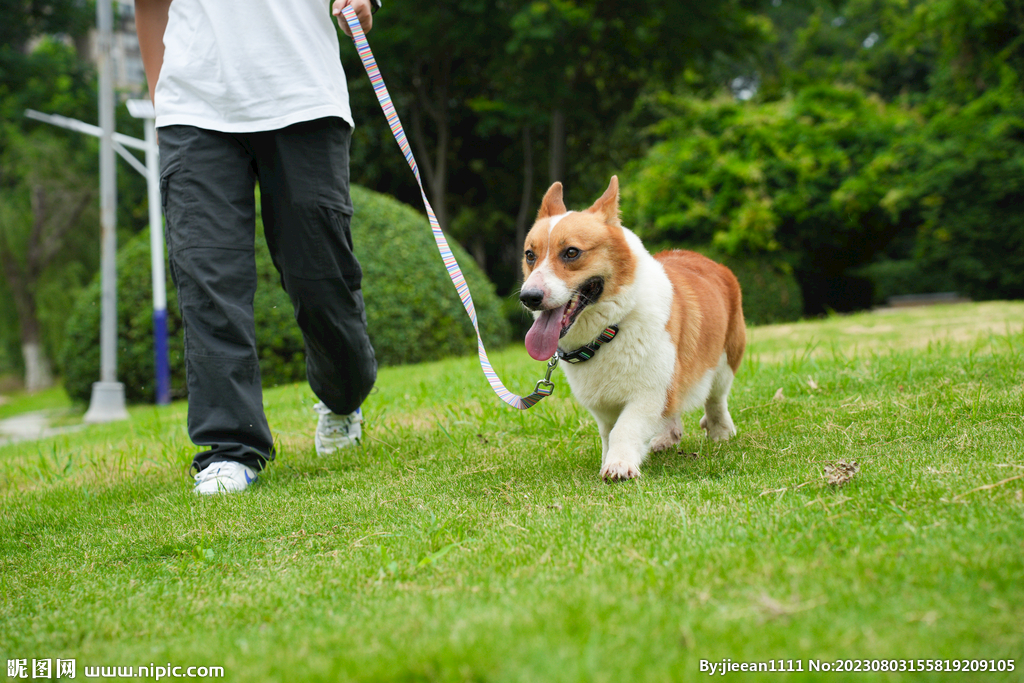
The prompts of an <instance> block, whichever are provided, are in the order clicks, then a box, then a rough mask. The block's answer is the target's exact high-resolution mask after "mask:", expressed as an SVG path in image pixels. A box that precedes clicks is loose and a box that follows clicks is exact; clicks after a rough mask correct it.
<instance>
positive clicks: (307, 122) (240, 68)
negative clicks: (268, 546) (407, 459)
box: [135, 0, 380, 494]
mask: <svg viewBox="0 0 1024 683" xmlns="http://www.w3.org/2000/svg"><path fill="white" fill-rule="evenodd" d="M346 6H351V7H352V8H353V10H354V11H355V12H356V15H357V17H358V18H359V21H360V24H361V25H362V27H363V29H364V30H365V31H369V30H370V28H371V27H372V25H373V16H372V15H373V12H375V11H376V10H377V9H378V8H379V7H380V2H379V0H335V2H334V4H333V6H332V7H331V9H330V11H329V10H328V7H327V6H326V5H325V3H323V2H322V1H321V0H291V1H289V2H280V1H279V0H246V2H240V1H239V0H136V2H135V8H136V10H135V11H136V29H137V32H138V36H139V46H140V49H141V52H142V58H143V64H144V66H145V70H146V79H147V81H148V82H149V91H150V93H151V96H152V97H153V100H154V106H155V108H156V125H157V129H158V136H159V144H160V187H161V193H162V198H163V209H164V214H165V217H166V221H167V251H168V257H169V263H170V271H171V277H172V279H173V280H174V284H175V287H176V289H177V292H178V305H179V308H180V310H181V316H182V321H183V327H184V337H185V371H186V384H187V388H188V432H189V437H190V438H191V439H192V441H193V443H195V444H196V445H197V446H199V447H200V448H202V449H203V450H201V451H200V452H199V453H198V454H197V455H196V456H195V459H194V461H193V463H192V467H193V469H194V470H195V471H196V472H197V473H196V474H195V491H196V493H199V494H211V493H232V492H237V491H242V490H245V489H246V488H247V487H248V486H250V485H251V484H252V482H253V481H255V480H256V478H257V475H258V472H259V471H260V470H261V469H263V468H264V467H265V466H266V465H267V463H268V462H269V461H271V460H273V459H274V455H275V450H274V442H273V437H272V435H271V431H270V427H269V424H268V422H267V418H266V415H265V413H264V410H263V390H262V386H261V383H260V370H259V361H258V358H257V354H256V331H255V324H254V320H253V297H254V295H255V291H256V265H255V241H254V240H255V220H256V213H255V209H256V206H255V186H256V184H257V183H258V184H259V187H260V199H261V208H262V216H263V225H264V236H265V239H266V241H267V245H268V247H269V249H270V254H271V257H272V259H273V262H274V265H275V266H276V268H277V270H278V272H279V273H280V275H281V284H282V286H283V287H284V289H285V291H286V292H287V293H288V296H289V298H290V299H291V301H292V304H293V306H294V308H295V319H296V322H297V323H298V325H299V328H300V329H301V331H302V335H303V339H304V341H305V350H306V375H307V378H308V380H309V384H310V387H311V388H312V390H313V393H314V394H316V396H317V397H318V398H319V401H320V402H319V403H317V404H316V406H315V410H316V413H317V416H318V421H317V426H316V432H315V444H316V450H317V453H319V454H321V455H325V454H329V453H333V452H335V451H337V450H338V449H339V448H343V447H346V446H350V445H354V444H356V443H357V442H358V440H359V439H360V437H361V423H362V412H361V410H360V406H361V405H362V403H363V401H364V400H365V398H366V397H367V395H368V394H369V392H370V390H371V389H372V387H373V384H374V381H375V380H376V375H377V363H376V360H375V358H374V353H373V348H372V346H371V344H370V339H369V337H368V336H367V331H366V312H365V309H364V305H363V295H362V290H361V279H362V271H361V269H360V267H359V262H358V260H357V259H356V257H355V254H354V253H353V244H352V236H351V232H350V230H349V222H350V219H351V216H352V203H351V200H350V198H349V154H348V152H349V142H350V139H351V133H352V126H353V122H352V114H351V111H350V108H349V100H348V88H347V84H346V81H345V74H344V71H343V69H342V66H341V62H340V58H339V52H340V50H339V43H338V37H337V32H336V30H335V28H334V24H333V21H332V19H331V13H333V14H334V15H340V13H341V10H342V8H343V7H346ZM340 23H341V25H342V28H343V29H344V30H345V32H346V33H348V32H349V29H348V26H347V24H346V23H345V22H344V20H342V21H341V22H340Z"/></svg>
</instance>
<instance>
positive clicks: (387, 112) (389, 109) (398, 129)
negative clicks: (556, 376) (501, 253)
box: [342, 6, 558, 410]
mask: <svg viewBox="0 0 1024 683" xmlns="http://www.w3.org/2000/svg"><path fill="white" fill-rule="evenodd" d="M342 14H343V15H344V17H345V21H347V22H348V26H349V28H350V29H351V30H352V40H353V41H355V44H356V51H357V52H358V53H359V59H361V60H362V62H363V67H364V68H365V69H366V75H367V76H369V77H370V84H371V85H373V92H374V93H375V94H376V95H377V101H378V102H380V106H381V109H383V110H384V116H385V117H386V118H387V120H388V125H389V126H391V133H392V134H393V135H394V136H395V141H396V142H398V146H399V147H400V148H401V150H402V154H403V155H404V156H405V160H406V162H408V164H409V168H411V169H412V173H413V175H414V176H416V183H417V184H418V185H419V187H420V196H421V197H422V198H423V206H424V207H425V208H426V210H427V218H428V219H429V221H430V230H431V232H433V234H434V242H435V243H436V244H437V250H438V251H439V252H440V253H441V260H442V261H444V266H445V268H446V269H447V270H448V277H450V278H451V280H452V284H453V285H455V289H456V291H458V293H459V298H460V299H461V300H462V305H463V307H464V308H465V309H466V314H467V315H469V319H470V321H472V323H473V329H475V330H476V341H477V353H478V355H479V356H480V368H481V369H482V370H483V371H484V377H486V378H487V382H488V383H489V384H490V385H491V389H493V390H494V393H496V394H497V395H498V398H500V399H501V400H502V401H504V402H505V403H507V404H508V405H510V406H512V407H513V408H518V409H519V410H526V409H528V408H532V407H533V406H534V405H536V404H537V403H538V402H539V401H540V400H541V399H542V398H545V397H547V396H550V395H551V393H552V392H553V391H554V390H555V385H554V384H553V383H552V382H551V372H552V371H553V370H554V368H555V365H556V364H557V363H558V361H557V358H552V359H551V362H549V364H548V369H547V374H546V375H545V377H544V379H542V380H540V381H539V382H537V386H536V387H535V388H534V390H533V393H531V394H530V395H529V396H517V395H516V394H513V393H512V392H511V391H509V390H508V389H506V388H505V385H504V384H502V383H501V379H499V378H498V375H497V373H496V372H494V368H493V367H491V361H490V359H488V358H487V350H486V349H485V348H484V340H483V338H481V336H480V325H479V324H478V322H477V316H476V307H475V306H474V305H473V296H472V295H471V294H470V293H469V285H468V284H466V278H465V277H464V276H463V275H462V269H461V268H459V264H458V262H457V261H456V260H455V255H454V254H452V250H451V247H450V246H448V240H447V239H445V236H444V233H443V232H442V231H441V225H440V223H438V222H437V216H435V215H434V209H433V207H431V206H430V201H429V200H428V199H427V193H426V191H425V190H424V189H423V180H422V179H421V178H420V169H419V167H418V166H417V165H416V159H415V158H413V155H412V148H411V147H410V145H409V140H408V139H407V138H406V136H405V129H403V128H402V122H401V121H400V120H399V119H398V113H397V112H396V111H395V106H394V104H392V102H391V95H390V94H389V93H388V89H387V86H386V85H384V79H383V77H381V75H380V69H378V68H377V60H375V59H374V58H373V52H371V51H370V44H369V42H367V40H366V34H365V33H363V27H362V26H361V25H360V24H359V19H358V18H356V13H355V10H353V9H352V7H350V6H349V7H345V8H344V9H342Z"/></svg>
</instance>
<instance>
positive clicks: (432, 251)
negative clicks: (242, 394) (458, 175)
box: [62, 187, 509, 402]
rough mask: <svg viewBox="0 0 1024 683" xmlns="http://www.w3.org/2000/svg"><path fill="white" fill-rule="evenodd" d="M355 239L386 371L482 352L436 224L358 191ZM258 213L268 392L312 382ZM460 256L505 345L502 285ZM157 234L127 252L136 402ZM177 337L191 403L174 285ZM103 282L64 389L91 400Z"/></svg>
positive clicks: (89, 296) (150, 383)
mask: <svg viewBox="0 0 1024 683" xmlns="http://www.w3.org/2000/svg"><path fill="white" fill-rule="evenodd" d="M352 203H353V205H354V207H355V216H354V217H353V220H352V237H353V241H354V243H355V245H356V252H357V255H358V256H359V260H360V264H361V265H362V268H363V294H364V297H365V300H366V317H367V322H368V325H369V332H370V338H371V340H372V342H373V345H374V349H375V351H376V354H377V360H378V361H379V362H380V363H381V364H382V365H397V364H401V363H417V362H421V361H427V360H434V359H438V358H443V357H445V356H450V355H456V354H464V353H469V352H472V351H473V350H475V349H476V335H475V332H473V328H472V325H471V324H470V322H469V319H468V317H467V316H466V314H465V311H464V310H463V308H462V303H461V302H460V301H459V298H458V295H457V293H456V291H455V288H454V287H453V286H452V284H451V281H450V280H449V279H448V275H447V272H446V271H445V269H444V265H443V264H442V262H441V259H440V257H439V256H438V253H437V248H436V247H435V246H434V241H433V238H432V236H431V234H430V228H429V225H428V223H427V221H426V218H425V217H424V216H422V215H421V214H419V213H417V212H416V211H415V210H413V209H412V208H411V207H409V206H406V205H404V204H401V203H400V202H398V201H396V200H394V199H392V198H390V197H387V196H384V195H381V194H377V193H375V192H371V191H369V190H366V189H364V188H361V187H353V188H352ZM256 206H257V239H256V246H257V248H256V270H257V277H258V282H259V286H258V288H257V292H256V300H255V309H256V336H257V345H258V352H259V356H260V372H261V373H262V376H263V386H264V387H271V386H274V385H277V384H285V383H291V382H299V381H304V380H305V377H306V366H305V354H304V351H303V343H302V335H301V333H300V332H299V329H298V326H297V325H296V324H295V321H294V314H293V311H292V305H291V301H290V300H289V299H288V296H287V294H285V293H284V291H283V290H282V289H281V284H280V277H279V275H278V273H277V270H276V269H275V268H274V265H273V263H272V261H271V259H270V254H269V252H268V250H267V247H266V243H265V241H264V240H263V238H262V232H263V224H262V220H261V218H260V216H259V201H258V200H257V202H256ZM452 249H453V251H454V253H455V255H456V258H457V259H458V261H459V265H460V266H462V270H463V272H464V274H465V275H466V280H467V282H468V283H469V286H470V289H471V291H472V293H473V299H474V303H475V305H476V310H477V316H478V318H479V320H480V326H481V330H482V333H483V336H484V341H485V343H487V344H488V345H489V346H497V345H500V344H502V343H505V342H506V341H507V340H508V338H509V331H508V323H507V321H506V320H505V319H504V316H503V315H502V309H501V302H500V301H499V299H498V297H497V296H496V295H495V293H494V287H493V285H492V284H491V283H490V282H489V281H488V280H487V278H486V276H484V275H483V273H482V272H481V271H480V269H479V268H478V267H477V266H476V264H475V262H474V261H473V260H472V258H470V257H469V256H468V255H467V254H466V252H465V251H464V250H463V249H462V248H461V247H459V245H457V244H453V245H452ZM149 262H150V255H149V232H148V230H147V231H144V232H143V233H141V234H139V235H137V236H136V237H135V238H133V239H132V240H131V241H129V242H128V243H127V244H125V245H124V247H122V249H121V250H120V251H119V252H118V257H117V268H118V379H119V380H120V381H121V382H123V383H124V385H125V396H126V397H127V399H128V400H129V401H132V402H149V401H152V400H153V396H154V391H155V386H154V376H155V369H154V367H155V365H154V359H153V338H152V330H153V324H152V315H153V304H152V287H151V283H150V267H149ZM167 299H168V301H167V308H168V331H169V334H170V365H171V388H172V395H173V396H175V397H176V398H181V397H183V396H185V394H186V389H185V367H184V358H183V348H182V346H183V343H182V336H181V317H180V314H179V312H178V303H177V296H176V293H175V291H174V287H173V286H172V285H171V283H170V279H169V278H168V290H167ZM99 326H100V282H99V278H98V276H97V278H96V279H95V280H94V281H93V282H92V283H91V284H90V285H89V286H88V287H87V288H86V289H85V290H84V291H83V292H82V294H81V296H80V297H79V299H78V301H77V303H76V305H75V307H74V310H73V311H72V313H71V316H70V318H69V319H68V324H67V331H66V335H65V339H66V342H65V346H64V349H63V353H62V355H63V367H64V386H65V389H66V391H67V392H68V395H69V396H71V397H72V398H73V399H77V400H82V401H88V400H89V397H90V395H91V391H92V389H91V387H92V383H93V382H95V381H96V380H97V379H98V378H99V364H100V360H99V356H100V351H99Z"/></svg>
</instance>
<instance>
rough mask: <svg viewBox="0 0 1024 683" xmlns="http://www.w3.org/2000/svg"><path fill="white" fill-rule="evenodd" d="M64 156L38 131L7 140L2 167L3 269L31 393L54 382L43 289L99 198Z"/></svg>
mask: <svg viewBox="0 0 1024 683" xmlns="http://www.w3.org/2000/svg"><path fill="white" fill-rule="evenodd" d="M66 157H67V148H66V147H65V146H64V145H63V144H62V143H61V140H60V139H59V138H56V137H54V136H53V135H51V134H48V133H44V132H42V131H39V132H36V133H34V134H32V135H30V136H22V135H19V134H12V135H9V136H8V147H7V149H5V150H4V153H3V158H2V162H0V166H2V168H3V176H2V177H0V187H2V191H0V269H2V273H3V277H4V279H5V281H6V284H7V288H8V290H9V291H10V293H11V295H12V298H13V303H14V308H15V310H16V311H17V318H18V327H19V330H20V337H21V349H22V356H23V359H24V364H25V388H26V389H27V390H28V391H36V390H39V389H44V388H46V387H48V386H49V385H50V384H52V382H53V377H52V374H51V364H50V361H49V354H48V353H47V351H46V349H45V347H44V343H43V342H44V339H43V329H42V325H41V323H40V315H39V298H38V295H39V288H40V285H41V283H42V280H43V277H44V274H45V273H46V272H47V270H48V269H49V268H51V267H52V266H54V265H55V264H56V263H57V262H58V259H59V257H61V256H62V252H63V251H64V249H65V247H66V246H67V243H68V241H69V238H70V237H71V236H72V233H73V232H75V231H77V232H79V233H82V232H85V230H83V228H85V226H86V225H88V222H87V221H86V220H85V219H86V218H87V212H88V210H89V209H90V208H91V205H92V202H93V199H94V197H95V194H96V191H95V189H94V183H93V181H92V179H91V178H90V177H89V176H88V175H86V174H84V173H82V172H81V171H80V170H79V169H78V168H76V167H75V165H74V164H73V163H68V161H69V160H68V159H67V158H66ZM88 217H89V218H92V220H93V221H94V220H95V216H94V215H93V216H88Z"/></svg>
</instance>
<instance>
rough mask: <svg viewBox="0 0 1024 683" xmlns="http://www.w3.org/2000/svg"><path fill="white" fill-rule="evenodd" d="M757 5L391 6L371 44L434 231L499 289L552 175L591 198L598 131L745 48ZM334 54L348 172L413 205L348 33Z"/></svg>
mask: <svg viewBox="0 0 1024 683" xmlns="http://www.w3.org/2000/svg"><path fill="white" fill-rule="evenodd" d="M758 4H759V0H728V1H726V2H722V3H715V4H714V6H709V5H707V4H706V3H699V2H696V0H685V1H684V2H676V3H661V2H656V1H655V0H634V1H630V2H619V3H606V2H597V0H536V1H530V2H527V1H526V0H499V1H497V2H494V1H491V2H484V1H482V0H453V1H450V2H443V3H434V4H431V5H430V6H429V7H427V8H421V7H419V6H416V7H414V8H411V9H406V8H405V7H403V6H402V5H403V0H395V1H394V2H388V3H385V4H384V8H383V9H382V10H381V12H380V13H379V14H378V20H379V21H378V24H377V25H378V28H377V29H375V31H374V32H373V33H372V34H371V36H370V42H371V45H372V47H373V50H374V53H375V54H376V56H377V60H378V63H379V64H380V67H381V70H382V73H383V75H384V78H385V80H386V81H387V83H388V88H389V90H390V92H391V94H392V97H393V99H394V100H395V103H396V107H397V109H398V111H399V114H400V115H401V116H402V117H403V121H404V122H405V123H406V126H407V129H408V133H409V137H410V141H411V143H412V145H413V149H414V151H415V152H416V156H417V160H418V161H419V163H420V166H421V168H422V170H423V171H424V176H425V180H426V184H427V187H428V190H427V191H428V196H429V198H430V200H431V202H432V204H433V205H434V209H435V211H436V212H437V214H438V217H439V219H441V222H442V226H443V227H444V228H445V229H447V230H449V231H450V233H451V234H452V235H453V236H454V237H455V238H457V239H458V240H459V241H461V242H462V243H463V244H465V245H466V247H467V248H468V249H469V250H470V251H471V252H472V253H473V254H474V256H475V257H476V259H477V261H478V263H480V264H481V265H484V266H485V267H486V268H487V270H488V273H489V274H491V275H492V277H493V278H494V279H495V281H496V282H497V283H498V286H499V290H500V291H508V290H509V289H511V287H512V286H513V285H514V283H515V280H516V279H517V278H518V274H517V271H518V268H517V266H516V265H515V263H517V262H518V253H519V251H520V250H519V249H518V247H517V246H516V244H517V240H520V239H521V238H522V236H523V235H524V234H525V226H526V224H527V223H528V221H530V220H531V219H532V216H533V215H534V213H535V211H536V208H537V207H536V206H535V205H534V204H535V200H536V198H537V197H539V196H540V195H541V194H542V193H543V189H544V188H546V187H547V184H548V182H549V181H550V180H551V178H553V177H561V178H564V179H565V180H566V181H567V187H568V194H569V197H570V200H571V201H574V200H573V197H578V198H579V201H580V202H582V201H585V200H586V199H588V198H589V197H590V195H591V194H593V193H595V192H596V193H598V194H599V193H600V191H601V190H603V189H604V186H605V185H601V187H597V185H599V184H601V183H604V184H606V183H607V174H608V173H610V172H612V171H613V170H614V169H615V166H616V165H617V164H618V163H619V162H618V159H617V158H614V157H610V156H609V155H610V154H612V155H614V154H615V150H613V149H611V148H610V147H609V145H608V144H607V142H606V138H607V137H608V136H609V133H610V131H611V130H613V129H615V128H616V126H617V122H618V121H619V120H620V118H621V117H622V116H623V115H627V114H628V113H629V112H631V111H632V109H633V101H634V100H635V98H636V97H637V95H638V93H639V92H640V91H641V90H642V89H644V88H645V87H647V86H648V85H649V84H650V83H652V82H653V81H654V80H656V79H663V80H664V81H665V82H671V81H673V80H674V79H675V78H676V77H677V76H678V74H679V73H681V72H682V71H683V67H684V66H686V65H693V64H696V63H697V62H699V61H700V60H701V59H710V56H711V55H712V54H715V53H716V52H718V51H724V52H727V53H739V52H743V51H745V50H748V49H749V48H750V46H751V45H752V44H754V43H756V42H757V41H759V40H761V39H762V38H763V36H764V26H765V25H764V22H761V21H759V20H758V19H757V17H756V16H755V15H754V14H753V13H752V8H754V7H756V6H757V5H758ZM407 6H408V5H407ZM342 57H343V59H344V61H345V65H346V69H347V70H348V73H349V85H350V92H351V94H352V106H353V113H354V115H355V116H356V118H357V121H358V123H359V125H358V126H357V128H356V131H355V137H354V139H353V146H352V147H353V152H352V170H353V179H354V180H355V181H357V182H360V183H363V184H365V185H367V186H368V187H373V188H375V189H378V190H380V191H387V192H389V193H391V194H394V195H395V196H398V197H400V198H401V199H403V200H404V201H407V202H409V203H412V204H418V203H419V195H418V190H416V189H415V187H414V186H412V185H411V182H410V180H409V179H408V178H409V172H408V170H407V169H404V168H403V167H402V166H401V164H402V159H401V157H400V156H399V155H396V154H395V151H394V143H393V142H392V141H391V140H390V134H389V133H388V132H387V130H386V129H384V130H381V128H382V127H381V126H380V113H379V110H378V109H377V104H376V101H375V100H372V99H370V98H371V97H372V92H371V90H370V88H369V87H368V84H367V83H366V79H365V78H360V77H358V76H356V74H357V73H359V72H358V71H357V69H358V70H359V71H361V67H359V66H357V64H356V62H355V61H354V51H353V50H352V49H351V48H350V47H348V46H347V45H345V44H344V41H343V46H342ZM367 120H369V121H373V122H374V123H372V124H364V121H367ZM632 135H633V137H636V136H637V135H636V131H633V132H632ZM612 159H614V161H613V160H612Z"/></svg>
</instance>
